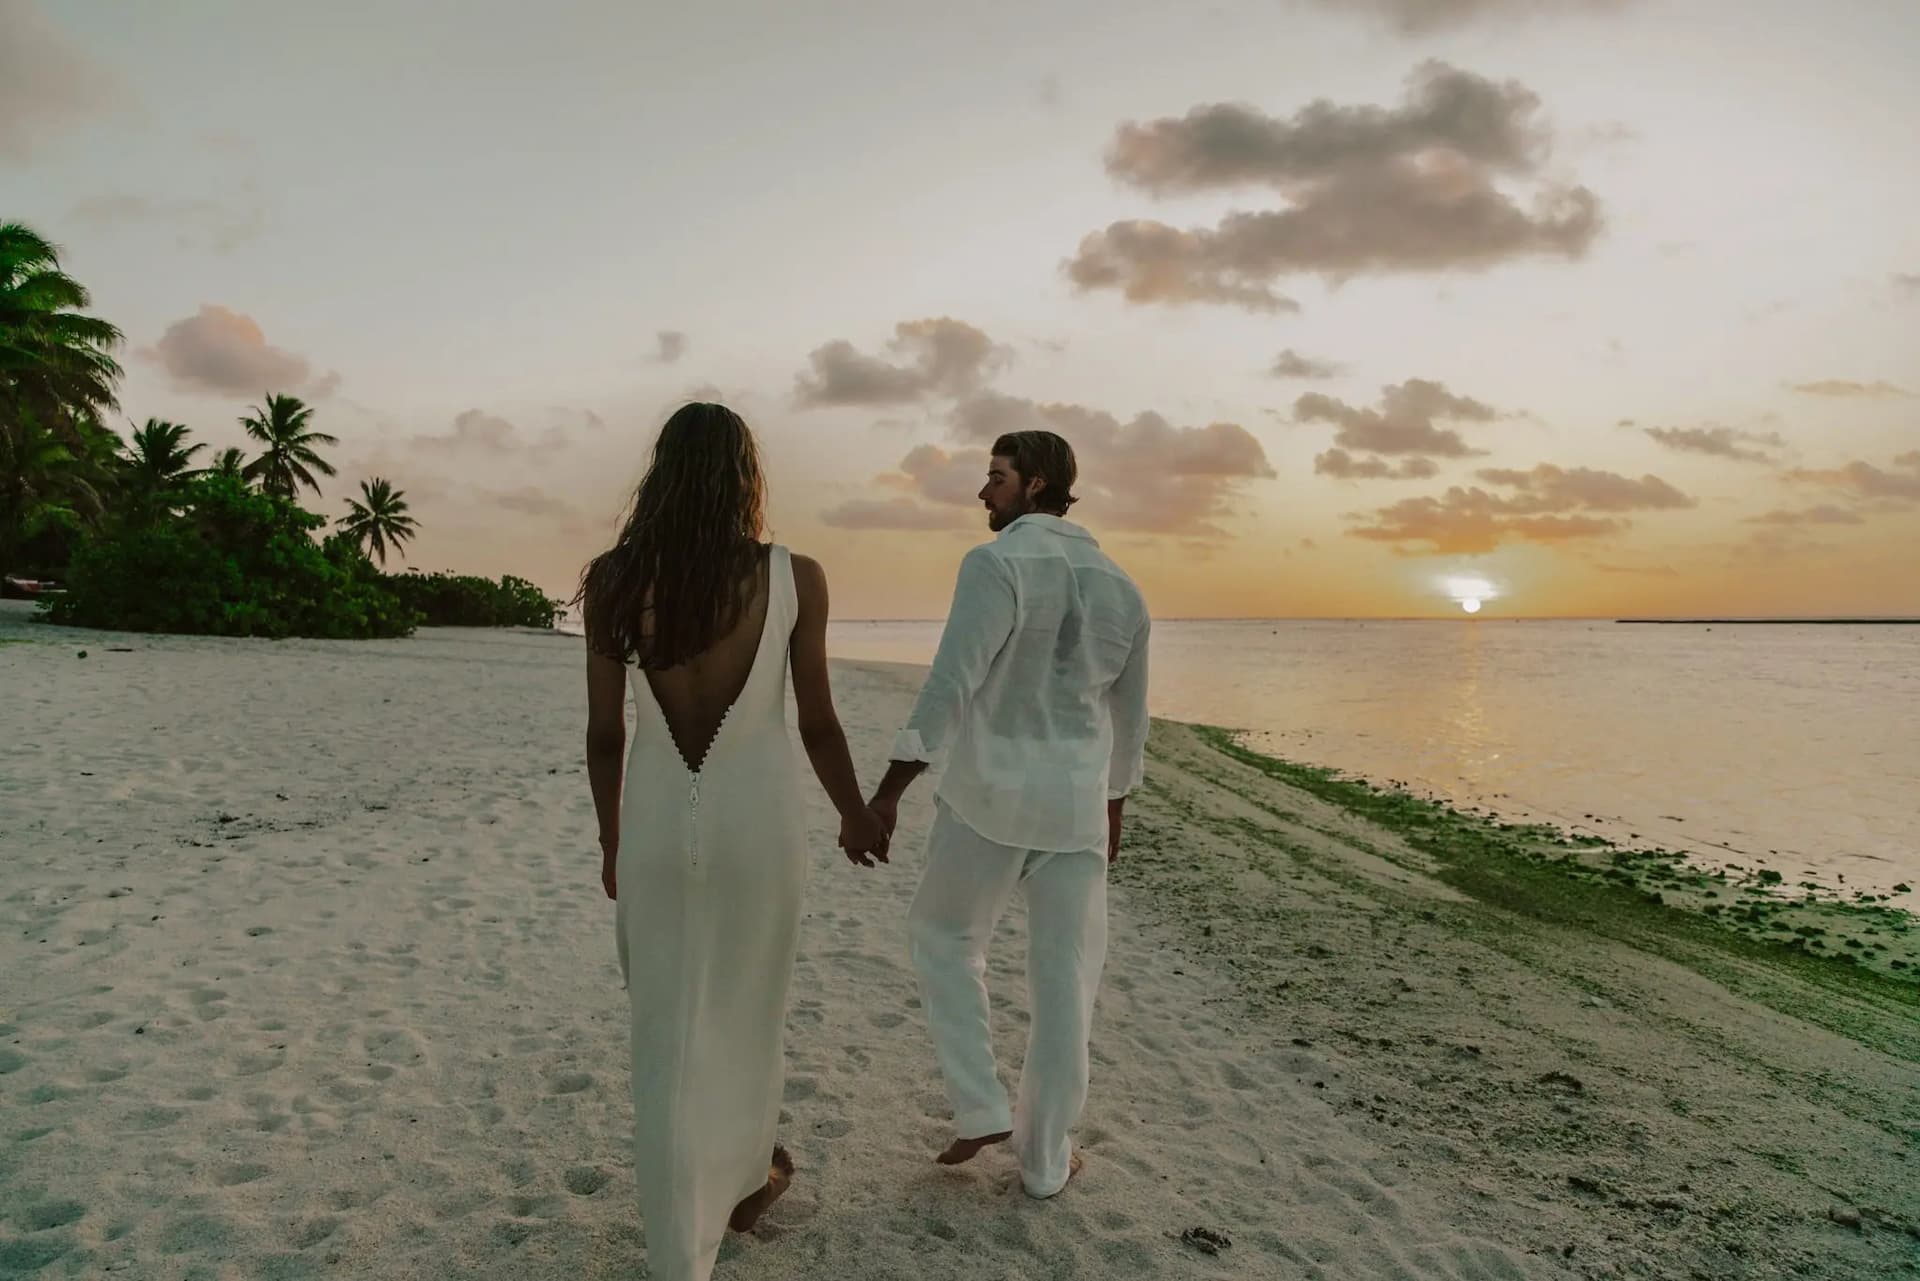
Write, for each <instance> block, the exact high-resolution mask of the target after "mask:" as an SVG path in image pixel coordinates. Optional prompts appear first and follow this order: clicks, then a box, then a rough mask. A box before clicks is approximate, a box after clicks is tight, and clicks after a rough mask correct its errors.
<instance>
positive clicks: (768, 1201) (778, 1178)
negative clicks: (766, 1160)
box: [727, 1144, 793, 1232]
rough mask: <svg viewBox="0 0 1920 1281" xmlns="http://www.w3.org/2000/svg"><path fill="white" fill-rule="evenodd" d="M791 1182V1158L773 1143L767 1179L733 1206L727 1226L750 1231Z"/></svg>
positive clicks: (738, 1230) (784, 1150)
mask: <svg viewBox="0 0 1920 1281" xmlns="http://www.w3.org/2000/svg"><path fill="white" fill-rule="evenodd" d="M792 1183H793V1158H792V1157H790V1156H788V1155H787V1150H786V1149H785V1148H783V1147H781V1146H779V1145H778V1144H775V1145H774V1149H773V1160H772V1162H771V1163H770V1164H769V1165H768V1166H767V1181H766V1182H765V1183H764V1184H762V1185H761V1186H760V1190H759V1191H758V1192H755V1193H753V1194H752V1195H751V1196H749V1197H748V1198H747V1199H746V1200H744V1201H742V1202H741V1203H740V1204H739V1205H736V1206H734V1207H733V1213H732V1214H730V1215H728V1216H727V1226H728V1227H730V1228H732V1229H733V1230H734V1231H735V1232H751V1231H752V1230H753V1225H754V1224H756V1223H758V1222H759V1221H760V1216H761V1215H763V1214H765V1213H766V1212H767V1207H768V1206H770V1205H772V1204H773V1203H774V1202H775V1201H778V1200H779V1199H780V1196H781V1194H782V1193H784V1192H785V1191H786V1190H787V1188H788V1187H790V1186H791V1185H792Z"/></svg>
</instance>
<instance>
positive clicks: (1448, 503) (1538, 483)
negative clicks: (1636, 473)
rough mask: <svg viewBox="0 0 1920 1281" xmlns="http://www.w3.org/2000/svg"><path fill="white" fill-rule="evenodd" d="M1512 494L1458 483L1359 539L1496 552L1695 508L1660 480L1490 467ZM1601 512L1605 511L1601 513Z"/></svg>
mask: <svg viewBox="0 0 1920 1281" xmlns="http://www.w3.org/2000/svg"><path fill="white" fill-rule="evenodd" d="M1478 475H1479V477H1480V479H1482V480H1484V481H1486V482H1487V483H1488V484H1490V485H1494V486H1497V487H1500V488H1505V489H1512V490H1515V491H1516V492H1515V493H1514V494H1512V495H1511V496H1509V495H1503V494H1496V493H1490V492H1488V491H1487V490H1485V489H1482V488H1480V487H1479V486H1477V485H1475V486H1471V487H1463V486H1460V485H1454V486H1451V487H1449V488H1448V489H1447V491H1446V493H1445V494H1444V495H1442V496H1441V497H1439V498H1406V499H1402V500H1401V501H1399V502H1397V503H1393V504H1391V505H1389V506H1386V507H1382V508H1379V509H1378V510H1377V511H1375V512H1373V513H1371V514H1370V515H1368V516H1365V517H1362V518H1360V519H1362V520H1364V521H1366V522H1367V523H1364V524H1360V525H1357V526H1356V527H1354V528H1352V529H1349V530H1348V531H1347V532H1348V533H1349V534H1351V535H1352V536H1354V537H1355V538H1366V539H1371V540H1373V541H1376V542H1383V543H1393V544H1396V545H1397V546H1398V547H1399V548H1400V549H1401V550H1403V551H1407V550H1412V549H1413V548H1415V547H1417V546H1418V545H1420V544H1425V546H1426V550H1427V552H1429V553H1432V554H1461V553H1477V552H1486V551H1492V550H1493V549H1494V548H1495V547H1498V546H1499V545H1500V544H1502V543H1507V542H1531V543H1563V542H1572V541H1577V540H1583V539H1590V538H1601V537H1604V536H1606V535H1608V534H1615V533H1619V532H1621V531H1623V530H1625V529H1626V528H1628V522H1627V521H1626V520H1624V519H1621V517H1620V515H1619V513H1622V512H1631V511H1659V510H1667V509H1672V508H1680V507H1691V506H1693V505H1694V500H1693V499H1692V498H1689V497H1688V496H1687V495H1685V494H1683V493H1681V492H1680V491H1679V490H1677V489H1675V488H1674V487H1673V486H1671V485H1669V484H1667V482H1665V481H1663V480H1661V479H1660V478H1659V477H1657V476H1651V475H1648V476H1642V477H1640V478H1639V479H1638V480H1635V479H1633V478H1631V477H1628V476H1621V475H1619V474H1617V473H1614V472H1604V471H1595V470H1592V469H1590V468H1585V467H1575V468H1561V467H1556V466H1554V465H1553V464H1551V463H1542V464H1540V465H1539V466H1537V467H1534V468H1533V469H1531V470H1529V471H1516V470H1513V469H1510V468H1487V469H1485V470H1483V471H1481V472H1479V473H1478ZM1596 513H1601V514H1596Z"/></svg>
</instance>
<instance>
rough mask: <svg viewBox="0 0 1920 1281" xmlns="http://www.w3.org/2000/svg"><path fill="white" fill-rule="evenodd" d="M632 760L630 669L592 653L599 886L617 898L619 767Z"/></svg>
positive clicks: (591, 741)
mask: <svg viewBox="0 0 1920 1281" xmlns="http://www.w3.org/2000/svg"><path fill="white" fill-rule="evenodd" d="M626 755H627V669H626V667H625V665H624V664H621V663H618V662H616V661H614V660H613V659H611V658H608V657H606V656H605V655H603V654H596V653H594V652H593V651H592V650H591V649H589V650H588V651H587V784H588V786H590V787H591V788H592V789H593V812H594V814H595V816H596V817H598V819H599V820H600V884H601V885H602V886H604V887H605V889H606V891H607V897H608V898H618V897H619V894H618V887H617V886H616V884H615V881H614V865H615V864H616V863H617V862H618V861H619V857H620V767H621V766H622V765H623V764H624V763H625V761H626Z"/></svg>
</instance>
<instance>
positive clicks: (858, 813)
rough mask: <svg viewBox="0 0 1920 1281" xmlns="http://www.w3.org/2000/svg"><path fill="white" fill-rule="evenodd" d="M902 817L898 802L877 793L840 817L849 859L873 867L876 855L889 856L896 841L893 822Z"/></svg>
mask: <svg viewBox="0 0 1920 1281" xmlns="http://www.w3.org/2000/svg"><path fill="white" fill-rule="evenodd" d="M898 821H899V807H898V802H896V801H892V800H888V799H887V798H885V797H881V796H875V797H874V798H873V800H872V801H871V802H870V803H869V804H866V805H863V806H861V807H860V808H859V809H857V810H855V811H853V812H852V813H850V814H846V815H844V816H842V818H841V819H840V849H841V850H842V852H844V853H845V854H846V856H847V861H848V862H849V863H853V864H856V865H858V866H860V867H872V866H873V865H874V861H875V860H876V859H877V860H879V861H880V862H882V863H885V862H888V861H890V860H889V859H888V858H887V853H888V847H889V846H890V845H892V843H893V828H894V824H895V823H897V822H898Z"/></svg>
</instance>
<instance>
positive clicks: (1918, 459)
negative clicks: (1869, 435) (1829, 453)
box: [1786, 450, 1920, 503]
mask: <svg viewBox="0 0 1920 1281" xmlns="http://www.w3.org/2000/svg"><path fill="white" fill-rule="evenodd" d="M1893 466H1894V468H1895V470H1893V471H1883V470H1881V469H1880V468H1878V467H1875V466H1874V465H1873V464H1872V463H1868V462H1861V461H1859V460H1857V459H1856V460H1855V461H1853V462H1850V463H1847V464H1845V465H1843V466H1840V467H1834V468H1829V469H1826V470H1808V469H1805V468H1796V469H1795V470H1793V471H1790V472H1788V473H1786V477H1787V479H1788V480H1791V481H1795V482H1797V483H1800V484H1806V485H1825V486H1826V487H1827V488H1829V489H1841V490H1845V491H1847V492H1849V493H1851V494H1854V495H1857V496H1858V497H1861V498H1885V499H1892V500H1894V501H1896V502H1901V503H1904V502H1908V501H1916V500H1920V450H1914V451H1912V452H1911V453H1905V454H1899V455H1896V456H1895V458H1894V460H1893Z"/></svg>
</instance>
